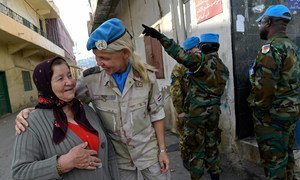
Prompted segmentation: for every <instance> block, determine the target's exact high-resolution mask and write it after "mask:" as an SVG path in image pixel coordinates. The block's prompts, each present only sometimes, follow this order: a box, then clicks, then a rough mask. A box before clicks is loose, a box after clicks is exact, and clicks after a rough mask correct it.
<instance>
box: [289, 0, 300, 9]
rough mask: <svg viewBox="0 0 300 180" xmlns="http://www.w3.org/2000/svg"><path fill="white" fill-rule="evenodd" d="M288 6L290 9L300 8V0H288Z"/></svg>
mask: <svg viewBox="0 0 300 180" xmlns="http://www.w3.org/2000/svg"><path fill="white" fill-rule="evenodd" d="M288 8H289V9H290V10H300V0H288Z"/></svg>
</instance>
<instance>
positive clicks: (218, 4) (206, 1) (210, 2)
mask: <svg viewBox="0 0 300 180" xmlns="http://www.w3.org/2000/svg"><path fill="white" fill-rule="evenodd" d="M195 3H196V16H197V23H198V24H199V23H201V22H203V21H206V20H207V19H210V18H212V17H214V16H216V15H218V14H220V13H222V12H223V9H222V0H195Z"/></svg>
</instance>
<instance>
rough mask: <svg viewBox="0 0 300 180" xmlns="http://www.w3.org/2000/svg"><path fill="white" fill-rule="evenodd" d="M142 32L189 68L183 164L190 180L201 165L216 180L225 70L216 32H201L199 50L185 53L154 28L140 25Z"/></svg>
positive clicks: (217, 176) (218, 163) (185, 104)
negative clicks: (186, 150)
mask: <svg viewBox="0 0 300 180" xmlns="http://www.w3.org/2000/svg"><path fill="white" fill-rule="evenodd" d="M143 27H144V28H145V29H144V31H143V34H145V36H151V37H153V38H156V39H158V40H159V41H160V43H161V45H162V46H163V47H164V49H165V51H166V52H167V53H168V54H169V55H170V56H171V57H173V58H174V59H175V60H176V61H177V62H178V63H180V64H183V65H184V66H185V67H186V68H188V69H189V71H190V72H191V75H190V76H189V82H190V85H189V91H188V93H187V97H186V99H185V103H184V112H185V117H184V120H185V122H184V142H185V145H184V146H185V147H187V148H189V151H190V152H189V154H188V155H187V159H183V163H184V165H185V167H186V168H187V169H188V170H189V171H190V174H191V178H192V180H194V179H195V180H196V179H197V180H198V179H200V178H201V177H202V175H203V174H204V170H205V166H206V168H207V171H208V172H209V173H210V175H211V179H219V175H220V173H221V167H220V158H219V151H218V145H219V143H220V141H221V130H220V129H219V127H218V124H219V116H220V113H221V111H220V104H221V96H222V94H223V92H224V89H225V86H226V82H227V80H228V76H229V72H228V69H227V67H226V66H225V64H224V63H223V62H222V60H221V59H220V58H219V56H218V49H219V35H218V34H214V33H207V34H202V35H201V37H200V50H201V52H197V51H196V52H194V53H192V52H188V51H185V50H184V49H183V48H182V47H180V46H179V45H178V44H176V43H175V42H174V40H173V39H169V38H167V37H166V36H165V35H163V34H161V33H160V32H158V31H157V30H155V29H154V28H151V27H148V26H146V25H144V24H143Z"/></svg>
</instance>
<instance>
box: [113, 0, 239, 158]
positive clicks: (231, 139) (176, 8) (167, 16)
mask: <svg viewBox="0 0 300 180" xmlns="http://www.w3.org/2000/svg"><path fill="white" fill-rule="evenodd" d="M222 3H223V4H222V8H223V12H222V13H221V14H219V15H217V16H215V17H213V18H211V19H209V20H207V21H205V22H202V23H200V24H197V20H196V9H195V1H194V0H190V1H188V2H187V3H186V4H183V3H182V1H181V0H155V1H153V0H151V1H150V0H144V1H139V0H122V1H121V2H120V3H119V5H118V8H117V10H116V13H117V17H118V18H121V19H122V20H123V21H124V22H125V26H126V27H127V28H128V29H129V31H130V32H131V33H132V34H133V36H134V42H135V46H136V51H137V52H138V54H140V55H141V56H142V57H143V58H145V49H144V39H143V37H142V36H141V32H142V30H143V28H142V26H141V25H142V24H146V25H150V26H152V27H155V26H156V25H157V24H159V25H160V31H161V32H162V33H164V34H165V35H166V36H167V37H170V38H173V39H174V40H175V41H176V42H178V43H180V44H181V43H182V41H183V40H185V38H186V35H187V36H199V34H201V33H206V32H215V33H218V34H220V44H221V47H220V50H219V54H220V57H221V59H222V60H223V61H224V63H225V64H226V66H227V67H228V69H229V71H230V79H229V81H228V82H227V86H226V90H225V93H224V95H223V97H222V106H221V109H222V115H221V118H220V125H221V128H222V129H223V134H222V136H223V137H222V149H223V150H225V151H227V152H230V151H233V149H235V110H234V84H233V74H232V72H233V70H232V68H233V64H232V62H233V61H232V44H231V12H230V9H231V8H230V1H229V0H222ZM163 59H164V72H165V79H162V80H158V81H159V85H160V87H161V88H163V87H166V86H169V85H170V75H171V71H172V69H173V66H174V65H175V64H176V61H175V60H173V59H172V58H171V57H170V56H169V55H167V54H166V53H165V52H163Z"/></svg>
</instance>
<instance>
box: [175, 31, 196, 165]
mask: <svg viewBox="0 0 300 180" xmlns="http://www.w3.org/2000/svg"><path fill="white" fill-rule="evenodd" d="M199 43H200V40H199V38H198V37H195V36H192V37H189V38H187V39H186V40H185V41H184V42H183V43H182V45H183V49H184V50H185V51H188V52H190V53H194V52H195V51H199V48H198V45H199ZM189 74H190V72H189V71H188V69H187V68H186V67H184V66H183V65H182V64H179V63H176V65H175V66H174V68H173V71H172V74H171V78H172V82H171V88H170V91H171V96H172V100H173V104H174V107H175V109H176V111H177V115H178V116H177V131H178V133H179V147H180V152H181V158H182V160H183V161H186V159H187V156H186V154H189V153H188V148H185V147H184V139H183V127H184V119H183V118H184V111H183V104H184V99H185V97H186V95H187V92H188V83H189V82H188V81H189V80H188V76H189Z"/></svg>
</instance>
